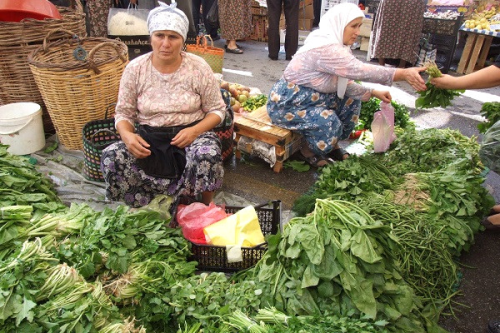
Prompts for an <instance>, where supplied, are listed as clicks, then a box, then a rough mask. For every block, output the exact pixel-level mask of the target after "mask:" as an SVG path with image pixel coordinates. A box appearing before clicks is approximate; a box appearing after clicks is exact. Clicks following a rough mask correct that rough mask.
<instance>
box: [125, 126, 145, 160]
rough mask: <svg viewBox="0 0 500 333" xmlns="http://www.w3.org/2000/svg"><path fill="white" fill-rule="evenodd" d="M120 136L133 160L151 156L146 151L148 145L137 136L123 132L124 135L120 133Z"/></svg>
mask: <svg viewBox="0 0 500 333" xmlns="http://www.w3.org/2000/svg"><path fill="white" fill-rule="evenodd" d="M120 136H121V138H122V141H123V142H124V143H125V145H126V146H127V149H128V151H129V152H130V153H131V154H132V155H134V157H135V158H138V159H139V158H146V157H148V156H149V155H151V151H150V150H149V149H148V148H149V144H148V143H147V142H146V140H144V139H143V138H141V136H140V135H139V134H136V133H134V132H128V131H127V132H125V131H124V133H120Z"/></svg>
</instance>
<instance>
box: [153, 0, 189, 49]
mask: <svg viewBox="0 0 500 333" xmlns="http://www.w3.org/2000/svg"><path fill="white" fill-rule="evenodd" d="M158 3H159V4H160V5H159V6H158V7H155V8H154V9H152V10H151V11H150V12H149V15H148V30H149V35H152V34H153V32H155V31H157V30H171V31H175V32H177V33H178V34H179V35H181V36H182V38H184V41H186V38H187V34H188V29H189V20H188V18H187V16H186V14H184V12H183V11H182V10H180V9H178V8H177V3H176V2H175V0H172V4H171V5H167V4H166V3H164V2H161V1H158Z"/></svg>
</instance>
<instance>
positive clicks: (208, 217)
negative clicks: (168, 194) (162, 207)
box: [176, 202, 228, 244]
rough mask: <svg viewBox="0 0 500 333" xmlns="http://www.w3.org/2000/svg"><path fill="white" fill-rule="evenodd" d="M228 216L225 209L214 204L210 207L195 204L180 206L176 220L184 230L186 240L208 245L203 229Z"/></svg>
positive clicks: (198, 203)
mask: <svg viewBox="0 0 500 333" xmlns="http://www.w3.org/2000/svg"><path fill="white" fill-rule="evenodd" d="M227 216H228V214H227V213H226V211H225V209H224V208H223V207H219V206H216V205H215V204H214V203H213V202H212V203H210V205H208V206H207V205H205V204H204V203H201V202H194V203H192V204H190V205H179V207H177V214H176V220H177V223H178V224H179V225H180V226H181V228H182V234H183V235H184V238H186V239H187V240H189V241H191V242H193V243H196V244H207V241H206V239H205V234H204V233H203V229H204V228H205V227H207V226H209V225H211V224H213V223H215V222H218V221H220V220H223V219H225V218H226V217H227Z"/></svg>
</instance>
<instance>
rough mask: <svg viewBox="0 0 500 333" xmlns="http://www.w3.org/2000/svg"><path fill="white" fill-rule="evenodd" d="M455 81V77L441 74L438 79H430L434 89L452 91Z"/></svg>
mask: <svg viewBox="0 0 500 333" xmlns="http://www.w3.org/2000/svg"><path fill="white" fill-rule="evenodd" d="M456 80H457V78H456V77H453V76H451V75H448V74H443V75H442V76H440V77H435V78H433V79H431V83H432V84H433V85H434V86H436V88H441V89H452V88H453V84H454V83H455V81H456Z"/></svg>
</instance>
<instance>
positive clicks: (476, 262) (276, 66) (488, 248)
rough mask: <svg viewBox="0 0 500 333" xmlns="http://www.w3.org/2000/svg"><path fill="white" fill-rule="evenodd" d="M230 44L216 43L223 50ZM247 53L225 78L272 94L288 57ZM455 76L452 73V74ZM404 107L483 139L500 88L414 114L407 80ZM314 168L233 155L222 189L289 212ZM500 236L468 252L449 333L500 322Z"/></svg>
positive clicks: (492, 180) (228, 66)
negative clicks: (277, 168)
mask: <svg viewBox="0 0 500 333" xmlns="http://www.w3.org/2000/svg"><path fill="white" fill-rule="evenodd" d="M224 43H225V41H224V40H222V39H221V40H219V41H216V42H214V44H215V46H217V47H223V45H224ZM238 44H239V45H240V46H241V48H242V49H243V50H244V54H241V55H236V54H227V53H226V55H225V58H224V70H223V79H224V80H226V81H229V82H235V83H240V84H243V85H247V86H249V87H254V88H258V89H260V91H261V92H262V93H265V94H267V93H268V92H269V91H270V89H271V87H272V85H273V84H274V83H275V82H276V81H277V80H278V79H279V78H280V76H281V75H282V73H283V70H284V69H285V67H286V66H287V64H288V61H285V60H284V58H285V55H284V54H280V59H279V60H278V61H272V60H270V59H269V58H268V57H267V54H268V53H267V49H266V48H267V44H266V43H264V42H256V41H242V42H238ZM354 54H355V55H356V56H357V57H358V58H359V59H361V60H363V61H366V52H363V51H359V50H356V51H354ZM450 74H453V72H450ZM387 88H388V89H389V90H390V91H391V94H392V96H393V98H394V100H395V101H397V102H398V103H400V104H405V105H406V106H407V107H408V109H409V110H410V111H411V117H412V119H413V121H415V122H416V123H417V125H419V126H421V127H423V128H429V127H435V128H452V129H457V130H459V131H460V132H461V133H463V134H464V135H467V136H476V137H478V140H481V136H480V135H479V132H478V131H477V127H476V126H477V124H478V123H479V122H480V121H482V117H481V116H480V115H479V111H480V109H481V106H482V103H484V102H486V101H500V87H497V88H492V89H483V90H469V91H467V92H466V93H465V94H464V95H463V96H461V97H459V98H458V99H456V100H455V101H454V105H453V106H450V107H448V108H447V109H441V108H435V109H431V110H426V111H418V112H416V111H415V110H414V107H413V106H414V102H415V99H416V97H417V95H416V93H415V92H414V91H413V90H412V89H411V87H410V86H409V85H408V84H407V83H406V82H397V83H395V84H394V85H393V86H392V87H387ZM316 177H317V174H316V172H315V170H310V171H309V172H305V173H300V172H295V171H293V170H289V169H285V170H284V171H283V172H281V173H275V172H273V171H272V169H271V168H270V166H269V164H268V163H266V162H264V161H262V160H260V159H259V158H245V159H242V160H236V159H235V158H234V157H233V158H232V159H230V160H229V161H228V162H227V164H226V174H225V178H224V186H223V189H222V190H223V191H224V192H225V193H231V194H235V195H238V196H241V197H244V198H246V199H247V200H249V201H252V202H256V203H257V202H265V201H268V200H273V199H280V200H282V202H283V206H284V209H290V208H291V207H292V205H293V202H294V201H295V200H296V199H297V198H298V197H299V196H300V195H301V194H303V193H304V192H306V191H307V190H308V189H309V188H310V186H311V185H312V184H313V183H314V182H315V180H316ZM485 186H486V187H487V188H488V189H489V190H490V192H491V193H492V194H493V196H494V197H495V199H496V201H497V202H500V176H499V175H497V174H496V173H494V172H490V173H489V174H488V178H487V181H486V183H485ZM498 253H500V233H494V232H488V231H486V232H483V233H480V234H478V235H477V236H476V242H475V245H474V246H472V248H471V249H470V251H469V252H468V253H464V254H463V256H462V258H460V262H461V263H462V264H463V281H462V284H461V286H460V292H461V295H460V296H458V297H456V299H455V300H456V302H458V303H460V304H462V305H457V307H456V312H455V316H454V317H453V316H450V317H445V318H442V320H441V323H442V326H443V327H444V328H445V329H447V330H449V331H450V332H456V333H475V332H478V333H479V332H486V331H487V330H486V328H487V322H488V321H489V320H491V319H500V279H499V278H498V277H499V276H500V263H499V262H498Z"/></svg>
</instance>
